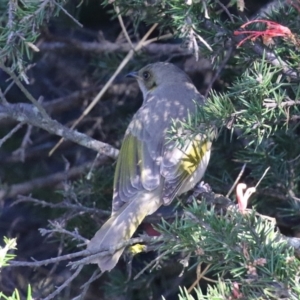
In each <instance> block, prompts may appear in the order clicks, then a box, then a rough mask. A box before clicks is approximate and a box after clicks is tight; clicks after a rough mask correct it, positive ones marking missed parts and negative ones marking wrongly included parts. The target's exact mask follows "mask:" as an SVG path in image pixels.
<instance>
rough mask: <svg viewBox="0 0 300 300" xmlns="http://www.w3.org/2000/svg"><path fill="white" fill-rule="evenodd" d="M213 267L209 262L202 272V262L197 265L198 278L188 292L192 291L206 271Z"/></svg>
mask: <svg viewBox="0 0 300 300" xmlns="http://www.w3.org/2000/svg"><path fill="white" fill-rule="evenodd" d="M210 267H211V264H208V265H207V266H206V267H205V269H204V270H203V271H202V273H200V272H201V263H199V264H198V266H197V279H196V280H195V281H194V283H193V284H192V285H191V286H190V287H189V288H188V290H187V291H188V293H191V291H192V290H193V289H194V287H195V286H196V285H197V284H199V281H200V280H201V279H202V278H203V276H204V275H205V273H206V272H207V271H208V269H209V268H210Z"/></svg>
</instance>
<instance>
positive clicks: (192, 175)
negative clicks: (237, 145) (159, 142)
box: [161, 134, 211, 205]
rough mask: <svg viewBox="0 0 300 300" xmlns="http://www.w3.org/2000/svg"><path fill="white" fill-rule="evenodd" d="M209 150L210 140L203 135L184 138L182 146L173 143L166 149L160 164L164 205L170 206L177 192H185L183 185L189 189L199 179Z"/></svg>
mask: <svg viewBox="0 0 300 300" xmlns="http://www.w3.org/2000/svg"><path fill="white" fill-rule="evenodd" d="M210 149H211V139H209V138H208V137H207V135H204V134H198V135H196V136H194V137H191V138H189V137H186V138H185V142H184V143H183V145H175V142H174V143H172V144H171V145H169V146H168V147H166V149H165V154H164V157H163V160H162V164H161V174H162V176H163V177H164V178H165V182H164V187H163V194H162V200H163V203H164V204H165V205H168V204H170V203H171V202H172V200H173V199H174V197H175V196H176V195H177V194H178V192H180V191H182V190H184V191H185V190H186V189H185V188H184V187H185V185H189V184H190V188H191V187H193V185H194V184H196V183H197V181H199V180H200V179H201V177H202V176H203V174H204V172H205V169H206V167H207V164H208V159H209V153H210ZM207 155H208V157H207ZM199 168H200V169H199ZM192 181H193V183H192ZM189 182H190V183H189Z"/></svg>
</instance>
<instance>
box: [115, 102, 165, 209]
mask: <svg viewBox="0 0 300 300" xmlns="http://www.w3.org/2000/svg"><path fill="white" fill-rule="evenodd" d="M149 110H150V111H153V112H154V113H152V114H151V115H150V114H149ZM155 111H156V110H155V107H151V108H149V107H148V106H147V105H144V106H143V107H142V108H140V110H139V111H138V112H137V113H136V114H135V116H134V117H133V119H132V121H131V123H130V124H129V127H128V129H127V131H126V134H125V137H124V140H123V143H122V147H121V150H120V154H119V157H118V161H117V166H116V171H115V177H114V196H113V213H114V212H116V211H118V210H119V209H120V208H121V207H122V206H123V205H124V204H125V203H126V202H128V201H130V199H132V198H133V197H134V196H135V195H136V194H137V193H138V192H139V191H141V190H146V191H153V190H155V189H156V188H157V187H158V186H159V185H160V183H161V175H160V167H159V166H160V161H161V153H162V149H163V147H164V140H163V135H164V133H163V130H162V129H161V128H159V126H164V124H163V123H159V124H158V122H155V119H156V118H157V117H158V116H157V115H156V113H155ZM150 118H151V119H150ZM151 124H152V125H151Z"/></svg>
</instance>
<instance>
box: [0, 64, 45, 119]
mask: <svg viewBox="0 0 300 300" xmlns="http://www.w3.org/2000/svg"><path fill="white" fill-rule="evenodd" d="M0 68H1V69H3V71H4V72H5V73H7V74H8V75H9V76H10V77H11V78H12V79H13V81H14V82H15V84H16V85H17V86H18V87H19V89H20V90H21V91H22V92H23V94H24V95H25V97H26V98H27V99H28V100H29V101H30V102H32V104H33V105H34V106H35V107H36V108H37V109H38V110H39V112H40V113H41V114H42V116H43V117H44V118H45V119H46V120H49V119H50V117H49V115H48V114H47V112H46V111H45V109H44V107H43V106H42V105H41V104H40V103H39V102H38V101H37V100H36V99H35V98H34V97H33V96H32V95H31V94H30V92H29V91H28V90H27V89H26V88H25V86H24V85H23V83H22V82H21V80H20V79H19V78H18V76H16V75H15V73H14V72H12V71H11V70H10V69H9V68H7V67H5V66H4V65H3V64H2V63H1V62H0Z"/></svg>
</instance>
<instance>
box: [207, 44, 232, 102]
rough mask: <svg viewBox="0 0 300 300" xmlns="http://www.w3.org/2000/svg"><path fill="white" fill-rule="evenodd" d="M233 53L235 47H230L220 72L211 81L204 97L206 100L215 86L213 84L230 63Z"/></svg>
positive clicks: (219, 68) (220, 66) (219, 69)
mask: <svg viewBox="0 0 300 300" xmlns="http://www.w3.org/2000/svg"><path fill="white" fill-rule="evenodd" d="M232 52H233V47H229V48H228V50H227V53H226V56H225V57H224V59H223V61H222V63H221V64H220V65H219V67H218V70H217V71H216V72H215V74H214V76H213V78H212V79H211V81H210V82H209V85H208V87H207V88H206V92H205V95H204V97H205V98H206V97H207V96H208V94H209V92H210V90H211V88H212V86H213V84H214V83H215V81H216V80H217V79H218V78H219V76H220V74H221V72H222V71H223V69H224V68H225V66H226V64H227V62H228V61H229V59H230V57H231V54H232Z"/></svg>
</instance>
